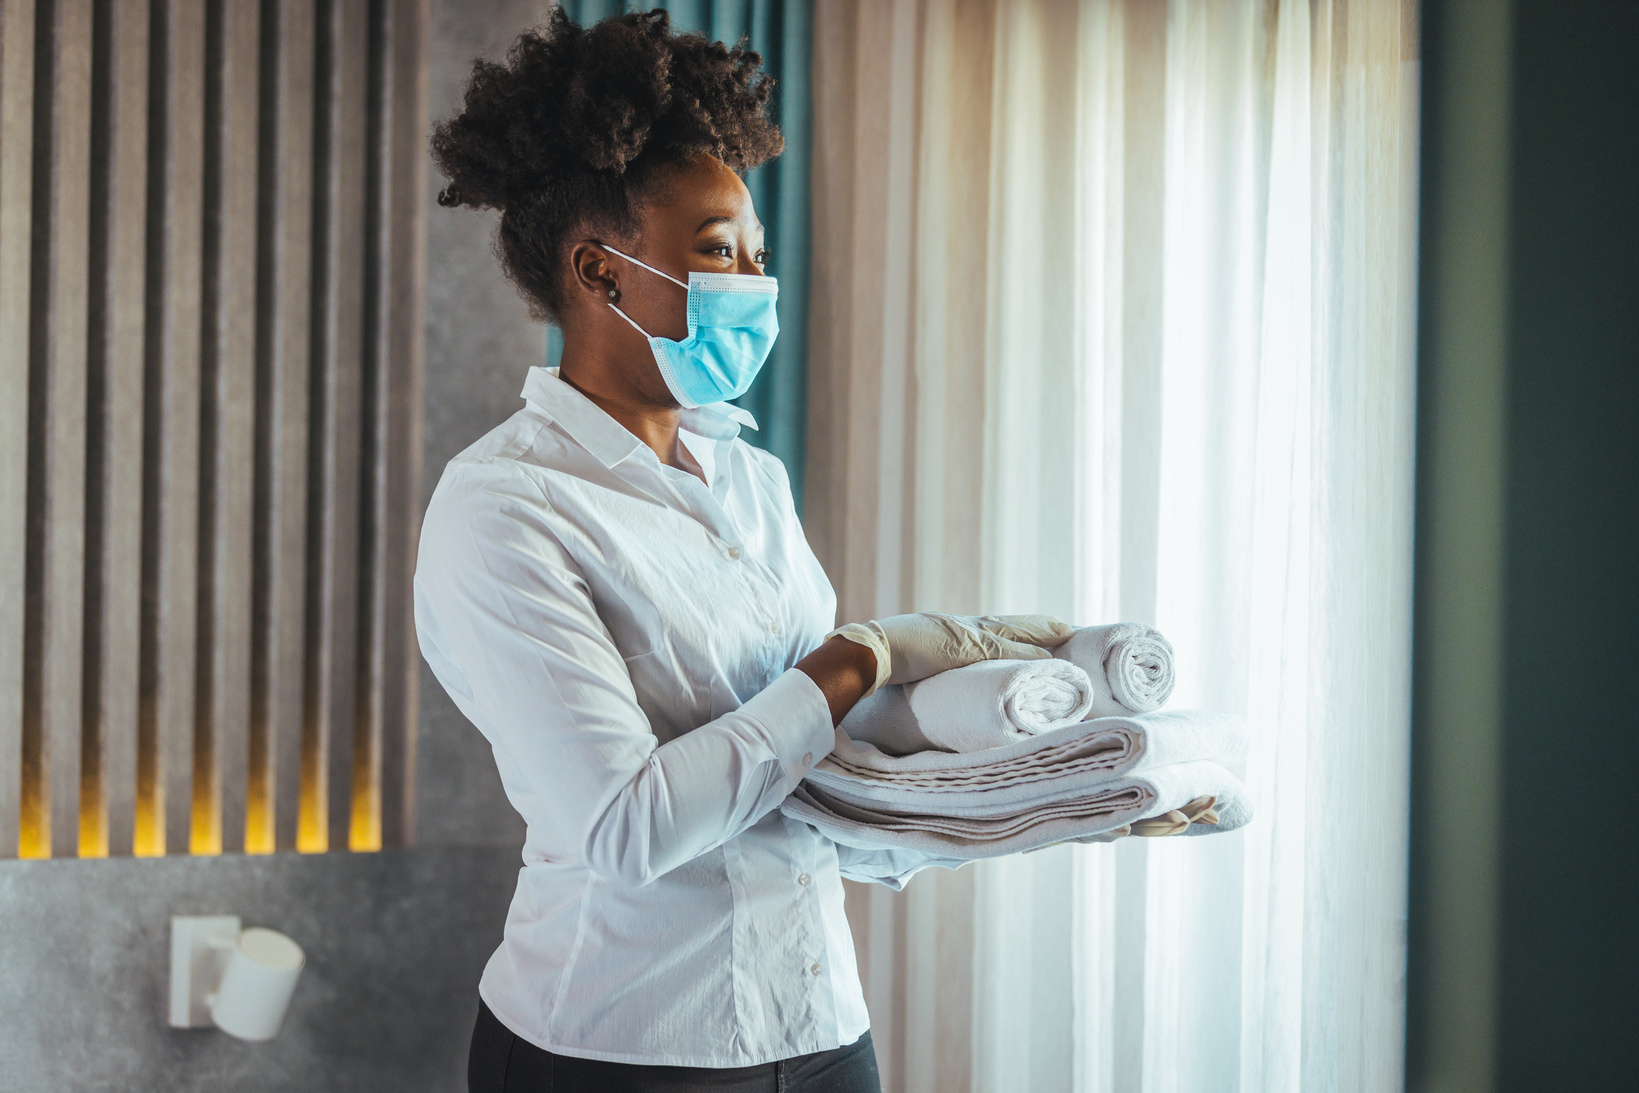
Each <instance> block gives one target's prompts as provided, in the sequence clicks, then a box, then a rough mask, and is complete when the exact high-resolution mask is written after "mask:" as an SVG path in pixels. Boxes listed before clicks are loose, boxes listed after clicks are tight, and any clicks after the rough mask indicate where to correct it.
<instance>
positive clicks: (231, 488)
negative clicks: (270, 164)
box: [193, 0, 261, 853]
mask: <svg viewBox="0 0 1639 1093" xmlns="http://www.w3.org/2000/svg"><path fill="white" fill-rule="evenodd" d="M207 11H208V21H207V43H206V66H205V70H206V79H207V82H208V85H207V93H206V97H205V104H206V105H205V125H206V132H205V146H206V157H205V188H204V202H205V206H204V214H205V215H204V238H203V250H204V290H203V303H202V310H203V315H204V328H205V333H204V337H203V344H202V346H201V356H200V366H201V367H200V373H201V387H202V390H203V396H204V405H203V407H202V410H203V413H202V423H201V431H200V445H201V452H200V455H201V461H200V473H201V482H200V571H199V572H200V596H199V634H198V643H199V644H198V649H199V662H198V668H197V673H198V675H197V690H196V693H197V696H198V698H197V702H196V706H195V711H194V717H195V732H194V786H193V802H194V818H193V832H194V834H193V847H194V852H195V853H220V852H222V851H224V850H227V851H237V850H242V849H243V848H244V837H245V793H246V787H247V781H248V779H247V765H246V760H247V756H248V736H249V732H250V663H251V644H250V635H251V631H250V625H251V578H252V568H251V567H252V555H251V551H252V532H253V523H252V521H253V518H254V490H255V463H254V461H255V454H256V453H255V398H256V304H257V286H256V277H257V264H256V243H257V209H256V189H257V169H258V163H257V152H258V142H257V123H258V120H259V117H258V115H259V111H258V106H259V103H258V99H257V93H258V75H257V71H258V66H259V62H260V43H259V37H260V34H261V12H260V6H259V4H258V3H257V2H256V0H223V2H221V3H214V4H211V5H209V7H208V9H207Z"/></svg>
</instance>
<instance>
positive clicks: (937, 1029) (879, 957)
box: [807, 0, 1416, 1093]
mask: <svg viewBox="0 0 1639 1093" xmlns="http://www.w3.org/2000/svg"><path fill="white" fill-rule="evenodd" d="M1415 25H1416V20H1415V12H1414V11H1412V10H1411V9H1410V8H1409V7H1408V6H1407V4H1406V2H1404V0H1355V2H1348V3H1345V2H1342V0H1307V2H1295V0H1173V2H1171V3H1164V2H1149V0H1127V2H1121V0H1084V2H1081V3H1075V2H1062V0H1061V2H1049V0H1034V2H1027V0H1017V2H1005V0H963V2H945V0H891V2H880V3H878V2H870V0H820V2H819V3H818V5H817V19H816V34H815V38H816V51H817V53H816V65H815V102H816V107H815V109H816V118H815V121H816V129H815V132H816V140H817V147H816V149H815V152H816V155H815V162H816V168H815V170H816V177H815V195H816V208H815V222H814V236H815V237H814V252H813V261H814V292H815V296H814V301H813V307H814V310H813V326H812V330H813V339H812V343H811V354H812V355H811V360H812V362H813V363H812V365H811V372H812V375H813V381H812V388H811V391H810V401H811V413H810V417H811V425H810V453H811V456H810V471H809V481H808V501H807V506H808V522H809V530H810V535H811V537H812V539H813V540H814V543H815V547H816V550H818V551H819V552H820V555H821V558H822V560H823V561H824V562H825V563H826V565H827V568H828V569H829V571H830V572H831V575H832V578H833V580H834V581H835V583H836V584H837V586H838V590H839V597H840V600H841V611H842V614H843V616H844V617H845V618H866V617H870V616H872V615H877V614H883V613H890V612H895V611H904V610H924V609H943V610H955V611H1051V612H1057V613H1061V614H1063V615H1065V616H1067V617H1073V618H1075V619H1077V620H1080V621H1084V622H1091V621H1113V620H1116V619H1136V620H1140V621H1144V622H1150V623H1152V624H1154V625H1156V626H1159V627H1160V628H1161V629H1162V630H1163V631H1164V632H1165V633H1166V634H1167V635H1168V636H1169V637H1170V638H1171V639H1172V641H1173V643H1174V645H1175V647H1176V648H1177V651H1178V657H1179V665H1180V667H1179V679H1180V683H1179V687H1178V691H1177V693H1176V694H1175V696H1174V698H1173V705H1176V706H1200V707H1210V708H1215V709H1225V710H1235V711H1241V712H1244V713H1245V714H1246V716H1247V718H1248V719H1249V723H1250V725H1251V728H1252V735H1253V739H1254V748H1253V753H1252V756H1251V759H1250V761H1249V763H1248V767H1247V771H1246V776H1247V781H1248V784H1249V786H1250V787H1251V789H1252V791H1253V792H1254V794H1255V796H1256V799H1257V801H1258V803H1259V806H1260V814H1259V818H1258V820H1257V821H1256V822H1255V823H1254V824H1253V825H1252V826H1251V827H1249V828H1247V829H1246V830H1245V831H1244V832H1242V833H1240V834H1236V835H1230V836H1224V837H1215V838H1207V839H1188V840H1185V839H1172V840H1141V839H1130V840H1126V841H1124V842H1121V843H1118V844H1115V845H1113V846H1096V847H1074V848H1068V847H1066V848H1054V849H1051V850H1047V851H1043V852H1040V853H1037V854H1033V855H1028V856H1025V857H1021V858H1015V859H1007V860H1002V861H997V862H989V863H984V864H982V865H979V866H975V867H970V868H967V869H963V870H960V871H958V872H955V873H949V872H944V871H939V870H933V871H929V872H928V873H924V874H923V875H921V876H919V877H918V878H916V880H915V881H913V882H912V884H911V885H910V886H909V888H908V889H907V890H906V892H905V893H903V894H900V895H895V894H893V893H890V892H888V891H886V890H884V889H857V890H854V891H852V892H851V893H850V899H851V901H852V902H851V905H850V914H851V917H852V919H853V922H854V925H855V930H856V934H857V935H858V941H859V947H860V955H861V965H862V973H863V975H864V977H865V981H866V990H867V995H868V999H869V1001H870V1004H871V1010H872V1021H873V1028H874V1030H875V1032H874V1035H875V1038H876V1040H877V1044H878V1052H879V1055H880V1057H881V1060H882V1063H883V1067H884V1071H885V1079H886V1081H885V1088H887V1089H890V1090H905V1091H921V1090H927V1091H938V1093H954V1091H961V1090H968V1089H973V1090H995V1091H1011V1090H1020V1091H1023V1090H1030V1091H1045V1090H1072V1089H1074V1090H1078V1091H1105V1090H1109V1091H1126V1090H1134V1091H1137V1090H1143V1091H1146V1093H1151V1091H1153V1093H1162V1091H1172V1090H1178V1091H1185V1090H1190V1091H1193V1090H1200V1089H1206V1088H1211V1089H1220V1090H1221V1089H1238V1090H1241V1091H1243V1093H1279V1091H1288V1090H1290V1091H1297V1090H1302V1091H1303V1093H1316V1091H1325V1090H1334V1089H1336V1090H1387V1089H1391V1088H1398V1087H1399V1081H1400V1078H1399V1071H1400V1060H1401V1042H1400V1040H1401V1000H1402V991H1403V987H1402V982H1403V941H1402V922H1403V899H1404V895H1403V888H1404V879H1403V875H1404V842H1405V793H1406V763H1405V753H1406V745H1407V707H1408V693H1409V684H1408V667H1409V606H1410V591H1409V588H1410V582H1409V577H1410V538H1411V525H1410V518H1411V454H1412V434H1411V422H1412V397H1413V390H1412V368H1411V330H1412V310H1411V301H1412V270H1413V264H1412V250H1413V241H1414V240H1413V236H1414V220H1415V210H1414V207H1413V197H1414V186H1413V180H1414V173H1415V147H1416V145H1415V133H1416V124H1415V111H1416V60H1415V46H1416V43H1415V33H1414V32H1415Z"/></svg>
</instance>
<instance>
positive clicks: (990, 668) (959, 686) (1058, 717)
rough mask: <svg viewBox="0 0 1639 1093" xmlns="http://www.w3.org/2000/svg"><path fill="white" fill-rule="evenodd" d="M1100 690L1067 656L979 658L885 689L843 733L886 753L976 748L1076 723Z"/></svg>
mask: <svg viewBox="0 0 1639 1093" xmlns="http://www.w3.org/2000/svg"><path fill="white" fill-rule="evenodd" d="M1096 696H1097V688H1096V687H1095V686H1094V684H1093V681H1092V679H1091V678H1090V677H1089V676H1088V675H1087V673H1086V672H1085V671H1084V670H1083V669H1081V668H1080V667H1078V666H1077V665H1075V664H1073V663H1071V662H1070V661H1067V660H982V661H980V662H979V663H977V664H969V665H968V666H967V667H965V668H955V669H952V670H951V671H948V672H940V673H939V674H938V675H936V676H929V677H928V678H927V679H923V680H918V681H917V682H915V683H907V684H904V685H902V686H901V685H895V686H888V687H883V688H882V689H881V690H879V691H877V692H876V693H875V694H873V695H872V696H871V697H869V698H867V699H865V700H864V701H863V702H860V703H859V704H858V705H856V706H855V707H854V708H853V710H852V711H850V712H849V714H848V716H847V717H846V718H844V719H843V722H842V725H841V726H840V728H841V731H842V732H843V733H844V734H845V735H847V736H848V737H850V738H852V739H854V740H860V741H864V742H866V743H868V744H871V745H873V746H875V747H876V748H877V749H879V750H880V751H882V752H885V753H886V754H888V755H908V754H911V753H913V752H921V751H940V752H973V751H980V750H983V749H986V748H998V747H1002V746H1004V745H1007V744H1011V743H1014V742H1016V741H1019V740H1028V739H1030V738H1031V737H1033V736H1036V735H1039V734H1040V733H1044V732H1052V731H1053V730H1055V729H1062V728H1066V727H1068V726H1070V725H1074V724H1076V723H1077V722H1079V721H1081V720H1082V719H1083V718H1084V717H1086V716H1087V715H1088V713H1089V712H1090V711H1091V710H1092V708H1093V702H1094V699H1095V697H1096Z"/></svg>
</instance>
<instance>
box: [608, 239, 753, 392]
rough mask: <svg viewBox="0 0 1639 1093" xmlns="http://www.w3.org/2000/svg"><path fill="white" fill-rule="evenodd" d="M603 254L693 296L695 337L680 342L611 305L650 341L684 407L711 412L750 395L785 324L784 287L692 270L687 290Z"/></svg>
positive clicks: (663, 375) (646, 266)
mask: <svg viewBox="0 0 1639 1093" xmlns="http://www.w3.org/2000/svg"><path fill="white" fill-rule="evenodd" d="M603 249H604V250H606V251H609V252H610V253H612V254H619V255H620V256H621V257H622V258H624V259H626V260H627V261H628V262H632V263H635V264H637V265H639V266H642V267H643V268H644V269H646V270H648V271H649V272H650V273H654V274H658V275H659V276H661V277H664V278H666V280H668V281H670V282H671V283H672V284H674V285H682V286H683V287H684V288H685V289H687V290H688V293H689V300H688V317H689V336H688V337H687V338H685V339H683V340H682V341H680V342H678V341H673V340H672V339H670V338H657V337H655V336H654V335H652V334H650V333H649V332H648V331H647V330H644V329H643V328H642V327H641V326H638V325H637V323H635V322H633V321H632V317H631V316H630V315H628V314H626V313H625V312H624V311H622V310H620V308H618V307H615V305H614V304H610V305H609V306H610V307H611V308H614V311H615V314H617V315H619V316H620V317H621V318H622V319H625V320H626V321H627V322H629V323H631V324H632V326H633V327H634V328H635V329H636V330H637V332H638V333H639V334H642V335H643V336H644V337H645V338H648V339H649V348H650V349H651V350H652V351H653V352H654V359H655V363H656V364H658V365H660V376H661V378H662V379H664V380H665V381H666V386H667V387H668V388H670V389H671V393H672V397H674V398H675V399H677V401H678V404H679V405H681V406H684V407H688V408H693V407H696V406H709V405H711V404H712V403H714V402H726V401H728V400H729V399H733V398H739V397H740V396H741V395H743V394H745V393H746V391H747V390H748V389H749V388H750V387H751V381H752V380H754V379H756V378H757V373H758V371H759V370H761V369H762V366H763V362H764V361H766V360H767V359H768V352H769V350H771V349H773V348H774V338H775V336H776V335H778V334H779V332H780V320H779V319H778V317H776V315H775V312H774V303H775V301H776V300H777V299H778V298H779V292H780V286H779V282H778V281H776V280H775V279H774V278H772V277H764V276H761V275H759V274H754V273H696V272H694V271H692V270H691V271H690V273H689V279H688V283H687V284H685V283H684V282H682V281H679V280H678V279H677V278H675V277H673V276H671V275H670V274H668V273H661V271H660V270H657V269H655V268H654V267H653V266H651V265H649V264H648V263H646V262H639V261H638V260H637V259H636V258H633V257H632V256H631V255H629V254H621V252H620V251H618V250H615V248H613V247H611V246H608V245H607V244H605V245H604V248H603Z"/></svg>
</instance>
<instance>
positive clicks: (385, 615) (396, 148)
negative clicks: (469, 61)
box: [355, 0, 431, 847]
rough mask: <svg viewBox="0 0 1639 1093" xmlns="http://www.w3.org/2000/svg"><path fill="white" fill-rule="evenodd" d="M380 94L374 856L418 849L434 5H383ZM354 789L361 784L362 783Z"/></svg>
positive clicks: (414, 0) (367, 720) (420, 0)
mask: <svg viewBox="0 0 1639 1093" xmlns="http://www.w3.org/2000/svg"><path fill="white" fill-rule="evenodd" d="M385 19H386V24H385V26H384V27H383V28H382V33H383V39H384V43H385V48H384V49H383V50H382V60H383V72H382V74H381V88H382V92H381V94H380V95H379V98H378V102H379V111H378V113H377V115H376V116H375V117H374V118H373V119H372V123H373V124H374V125H375V126H376V127H377V130H378V135H377V137H376V141H377V146H378V147H379V149H380V152H379V155H380V163H381V171H380V172H379V182H378V192H377V194H376V196H375V200H376V202H377V204H378V208H379V212H378V214H377V215H378V218H379V219H378V223H379V225H380V228H379V236H378V245H377V251H376V254H375V255H374V256H373V258H374V261H375V262H376V264H377V272H376V275H375V284H376V286H377V294H378V300H379V303H378V304H377V305H376V307H375V308H374V311H375V314H376V315H377V316H378V322H377V326H376V332H375V338H374V340H373V342H372V350H373V352H374V354H375V360H374V363H373V366H372V373H373V375H374V376H375V378H376V389H375V392H374V394H375V397H374V399H373V403H374V405H373V407H372V414H373V416H374V418H375V422H376V427H375V432H374V437H375V444H374V449H373V451H372V452H371V453H370V456H371V460H372V463H373V468H372V470H373V474H372V481H373V498H372V499H373V506H372V512H371V514H370V518H371V523H372V525H373V529H374V530H373V535H372V551H371V555H370V558H371V563H372V571H371V573H370V575H369V580H368V582H367V583H368V586H369V587H370V588H371V589H372V598H371V613H370V619H369V624H368V634H369V638H368V640H369V642H370V648H371V651H372V655H371V657H370V659H369V662H368V664H369V667H368V673H369V679H368V683H367V693H368V694H369V695H370V696H371V698H372V701H371V703H370V710H369V714H370V716H368V717H361V718H360V722H361V725H368V732H369V738H370V739H371V740H372V741H373V743H374V748H373V751H372V758H373V760H374V762H373V766H374V771H373V773H374V786H373V792H372V793H370V798H369V799H370V800H371V803H372V804H373V805H374V808H375V814H374V820H375V824H376V828H375V844H376V845H378V846H381V845H384V846H394V847H397V846H408V845H410V844H412V843H413V842H414V838H415V824H414V819H415V793H414V788H415V787H414V783H413V778H414V772H415V744H416V721H417V718H416V712H417V711H416V697H417V683H418V680H419V677H418V673H417V671H416V667H417V660H416V657H417V649H416V645H415V640H414V634H415V626H414V618H413V610H412V607H413V605H412V598H411V575H412V572H413V560H414V557H415V546H414V544H415V539H416V533H417V530H418V519H417V517H418V515H419V504H418V502H419V499H420V497H419V491H420V482H421V432H420V428H419V426H420V420H421V415H420V406H421V399H422V372H423V368H424V363H423V348H422V347H423V343H424V339H423V334H422V321H423V312H422V301H423V300H424V299H425V296H426V277H425V270H426V217H425V215H424V212H423V207H424V204H425V200H426V198H425V195H426V189H427V155H426V150H425V134H426V129H427V49H428V40H427V28H428V26H429V25H430V22H431V4H430V0H409V2H405V3H399V4H389V5H385ZM355 784H356V783H355Z"/></svg>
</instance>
